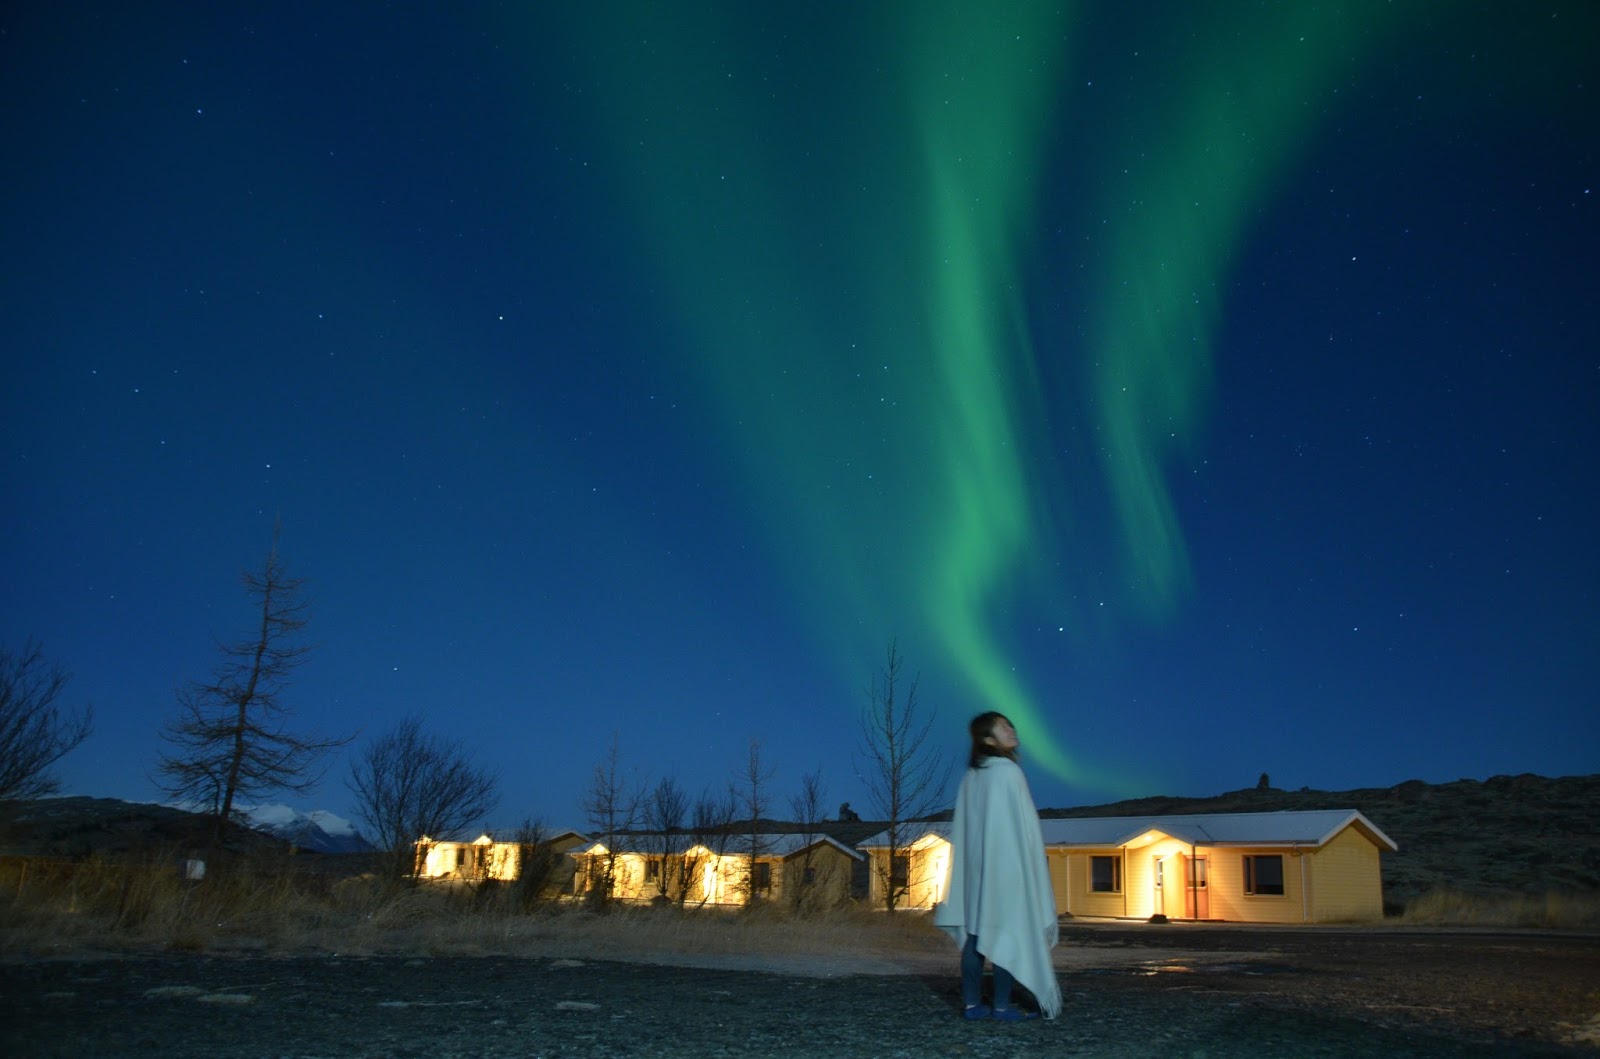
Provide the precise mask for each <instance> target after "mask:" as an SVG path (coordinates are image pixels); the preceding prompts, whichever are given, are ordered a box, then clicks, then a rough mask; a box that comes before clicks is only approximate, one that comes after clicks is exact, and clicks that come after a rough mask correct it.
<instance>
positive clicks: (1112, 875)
mask: <svg viewBox="0 0 1600 1059" xmlns="http://www.w3.org/2000/svg"><path fill="white" fill-rule="evenodd" d="M1121 869H1122V862H1121V861H1120V860H1119V859H1117V858H1116V857H1090V858H1089V889H1090V890H1091V891H1093V892H1094V893H1097V894H1114V893H1118V892H1120V891H1121V889H1122V870H1121Z"/></svg>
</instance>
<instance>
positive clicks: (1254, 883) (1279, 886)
mask: <svg viewBox="0 0 1600 1059" xmlns="http://www.w3.org/2000/svg"><path fill="white" fill-rule="evenodd" d="M1244 892H1245V893H1247V894H1255V895H1258V896H1259V895H1264V894H1276V895H1278V896H1280V897H1281V896H1283V855H1282V854H1280V853H1273V854H1270V855H1261V856H1254V857H1246V858H1245V859H1244Z"/></svg>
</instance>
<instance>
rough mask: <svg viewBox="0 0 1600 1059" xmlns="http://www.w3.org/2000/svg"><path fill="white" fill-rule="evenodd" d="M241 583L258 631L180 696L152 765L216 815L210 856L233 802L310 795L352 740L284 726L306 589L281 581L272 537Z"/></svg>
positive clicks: (175, 790)
mask: <svg viewBox="0 0 1600 1059" xmlns="http://www.w3.org/2000/svg"><path fill="white" fill-rule="evenodd" d="M242 580H243V582H244V587H245V592H246V594H247V595H248V596H249V597H250V599H251V600H252V601H253V604H254V607H255V609H256V610H258V611H259V612H260V624H259V625H258V626H257V627H256V628H255V630H254V631H253V632H252V633H251V634H250V635H249V636H247V637H245V638H244V639H241V640H238V641H235V642H234V643H231V644H223V645H222V646H221V647H220V648H219V650H220V651H221V653H222V660H221V661H220V662H218V663H217V667H216V668H215V669H214V670H213V671H212V674H211V678H210V679H209V680H205V681H193V682H191V683H190V684H189V685H188V686H187V687H184V688H181V689H179V691H178V716H177V718H176V719H175V720H173V721H171V722H170V723H168V724H167V725H166V727H164V728H163V729H162V732H161V735H162V738H163V739H165V740H166V741H167V743H169V744H170V745H171V747H172V750H171V752H170V753H164V754H162V756H161V762H160V764H159V766H158V767H157V774H158V777H159V778H158V779H157V781H156V782H157V785H158V786H159V787H160V788H161V789H162V790H163V791H165V792H166V793H167V794H168V795H170V796H171V797H173V798H175V799H178V800H180V801H186V802H197V803H199V804H201V805H203V806H205V807H206V808H207V811H208V812H209V813H210V814H211V815H212V816H213V817H214V824H213V827H212V835H211V846H212V853H213V854H215V852H216V851H217V850H218V849H220V847H221V845H222V837H223V834H224V832H225V829H226V827H227V824H228V821H229V819H230V818H231V816H232V815H233V811H234V806H235V804H237V802H238V801H239V799H241V798H245V797H250V796H259V795H261V794H265V793H268V792H270V791H277V790H287V791H295V792H303V791H307V790H310V789H311V788H312V787H315V786H316V785H317V783H318V782H320V781H321V779H322V768H321V767H320V762H321V759H322V757H323V756H324V755H325V754H326V753H327V752H328V751H329V750H332V749H334V748H336V747H340V746H343V745H344V744H345V743H348V742H349V741H350V737H348V736H345V737H340V738H326V737H321V736H315V735H301V734H297V733H295V732H292V731H290V730H289V729H288V727H287V723H288V719H289V716H290V710H289V708H288V706H286V705H285V704H284V702H283V698H282V695H283V690H284V687H285V686H286V685H287V683H288V681H289V676H290V675H291V674H292V673H293V672H294V671H295V670H296V669H297V668H299V667H300V665H301V664H303V663H304V662H305V660H306V657H307V655H308V653H309V652H310V650H311V649H310V647H309V646H308V645H305V644H301V643H298V642H297V636H298V634H299V633H300V632H301V631H302V630H303V629H304V628H305V626H306V606H307V604H306V603H305V601H304V599H303V598H302V595H301V592H302V590H303V588H304V584H305V582H304V580H303V579H301V578H293V577H290V576H289V575H288V572H287V570H286V569H285V566H284V562H283V559H282V558H281V557H280V556H279V555H278V546H277V535H276V534H274V535H273V546H272V550H271V551H270V552H268V553H267V560H266V563H265V564H264V565H263V566H262V569H261V571H260V572H259V573H257V572H254V571H246V572H245V574H244V575H243V578H242Z"/></svg>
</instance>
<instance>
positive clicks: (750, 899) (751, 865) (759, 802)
mask: <svg viewBox="0 0 1600 1059" xmlns="http://www.w3.org/2000/svg"><path fill="white" fill-rule="evenodd" d="M773 772H774V769H773V767H772V766H769V765H764V764H762V762H761V740H759V739H752V740H750V752H749V754H748V755H747V756H746V757H745V763H744V767H743V768H741V769H740V770H739V771H738V773H736V774H735V776H734V785H733V791H734V797H735V798H736V799H737V801H738V805H739V808H740V810H741V811H742V812H743V813H744V814H745V816H746V817H747V818H748V821H749V824H748V826H747V827H746V829H745V832H744V835H743V836H742V838H743V841H742V842H741V843H740V847H741V848H740V851H741V852H742V853H744V854H745V855H746V856H747V857H748V858H749V860H748V861H746V868H747V870H746V871H745V875H744V897H745V905H746V907H754V906H755V905H756V904H757V903H758V902H759V901H760V900H761V897H762V895H763V894H765V893H767V892H769V891H771V889H772V865H771V864H770V863H767V862H763V861H762V860H761V858H762V857H763V856H765V855H766V854H767V852H768V849H767V841H766V836H765V834H764V832H762V830H761V818H762V817H763V816H765V815H766V814H767V812H768V810H769V805H768V799H769V798H770V797H771V795H770V793H769V785H770V784H771V782H772V776H773Z"/></svg>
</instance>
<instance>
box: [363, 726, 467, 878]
mask: <svg viewBox="0 0 1600 1059" xmlns="http://www.w3.org/2000/svg"><path fill="white" fill-rule="evenodd" d="M495 784H496V778H495V776H494V775H493V774H492V773H490V772H488V771H487V770H485V769H481V768H479V767H478V766H476V765H474V764H473V763H472V758H471V755H470V754H468V752H467V750H466V749H465V748H464V747H463V746H462V745H461V744H460V743H459V742H455V741H452V740H447V739H443V738H441V737H439V736H437V735H431V734H429V733H427V732H425V731H424V730H423V727H422V720H421V719H420V718H418V717H414V716H413V717H407V718H405V719H404V720H402V721H401V722H400V723H399V724H396V725H395V726H394V727H393V728H391V729H389V730H388V731H387V732H385V733H383V734H382V735H380V736H377V737H376V738H374V739H373V740H372V742H370V743H368V744H367V746H366V747H365V748H364V749H363V750H362V751H361V754H360V756H359V757H357V758H356V761H355V763H354V764H353V765H352V766H351V768H350V776H349V778H348V779H346V781H345V785H346V786H347V787H349V788H350V793H352V794H354V795H355V797H356V816H357V817H358V818H359V819H360V820H361V821H362V822H363V823H364V824H366V825H367V828H368V832H367V834H368V836H369V837H370V838H371V839H372V840H373V841H374V842H375V843H376V844H377V845H378V848H379V849H382V850H384V851H385V852H386V853H387V854H388V857H389V874H390V876H391V877H393V878H400V877H402V876H404V875H407V874H412V875H415V874H416V873H417V871H418V870H419V865H418V864H417V842H418V840H420V839H421V838H422V837H423V836H424V835H428V836H431V837H433V838H435V839H439V838H443V837H446V836H448V835H449V834H451V833H452V832H454V831H457V830H459V829H460V828H463V827H467V826H468V825H470V824H471V823H472V822H473V821H475V820H478V819H480V818H482V817H483V816H484V814H486V813H487V812H489V810H490V809H492V808H493V807H494V805H495V803H496V802H497V801H498V800H499V797H498V795H497V794H496V793H495Z"/></svg>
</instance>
